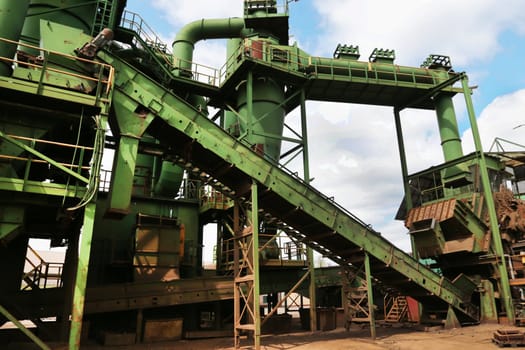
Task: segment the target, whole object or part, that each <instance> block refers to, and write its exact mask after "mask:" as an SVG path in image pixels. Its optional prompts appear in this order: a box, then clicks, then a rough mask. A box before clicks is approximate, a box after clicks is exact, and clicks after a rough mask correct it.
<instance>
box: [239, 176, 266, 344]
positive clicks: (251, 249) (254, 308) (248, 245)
mask: <svg viewBox="0 0 525 350" xmlns="http://www.w3.org/2000/svg"><path fill="white" fill-rule="evenodd" d="M251 188H252V191H251V192H252V193H251V208H249V210H248V208H247V207H248V206H249V204H247V203H239V202H235V206H234V234H235V237H234V238H235V248H234V337H235V340H234V346H235V348H236V349H237V348H240V346H241V344H240V336H241V333H242V332H248V333H249V334H250V335H251V336H252V337H253V342H254V348H255V349H259V348H260V345H261V315H260V302H259V296H260V290H259V280H260V276H259V229H258V227H259V218H258V213H259V209H258V204H257V201H258V194H257V192H258V191H257V183H256V182H255V181H253V183H252V186H251ZM243 205H246V206H247V207H244V208H243Z"/></svg>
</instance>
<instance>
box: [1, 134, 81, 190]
mask: <svg viewBox="0 0 525 350" xmlns="http://www.w3.org/2000/svg"><path fill="white" fill-rule="evenodd" d="M0 137H1V138H3V139H4V140H6V141H7V142H10V143H12V144H13V145H15V146H17V147H19V148H21V149H23V150H24V151H26V152H28V153H30V154H32V155H34V156H36V157H38V158H40V159H43V160H45V161H46V162H48V163H49V164H50V165H52V166H54V167H56V168H58V169H59V170H61V171H63V172H65V173H66V174H68V175H70V176H73V177H74V178H75V179H77V180H80V181H82V182H84V183H89V180H88V179H87V178H85V177H84V176H82V175H80V174H77V173H76V172H74V171H73V170H71V169H69V168H66V167H65V166H63V165H62V164H60V163H59V162H57V161H55V160H53V159H51V158H49V157H48V156H46V155H45V154H43V153H41V152H38V151H37V150H35V149H33V148H31V147H29V146H27V145H25V144H23V143H22V142H20V141H17V140H15V139H14V138H12V137H10V136H8V135H7V134H5V133H4V132H3V131H1V130H0Z"/></svg>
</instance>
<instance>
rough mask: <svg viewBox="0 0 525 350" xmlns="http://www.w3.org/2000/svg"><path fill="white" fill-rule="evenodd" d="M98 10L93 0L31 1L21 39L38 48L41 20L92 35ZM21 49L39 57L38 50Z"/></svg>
mask: <svg viewBox="0 0 525 350" xmlns="http://www.w3.org/2000/svg"><path fill="white" fill-rule="evenodd" d="M7 1H9V0H7ZM17 2H18V1H17ZM96 9H97V2H96V1H91V0H31V2H30V4H29V9H28V11H27V16H26V19H25V22H24V27H23V29H22V36H21V39H22V41H23V42H25V43H27V44H31V45H35V46H38V45H39V42H40V20H41V19H44V20H48V21H51V22H56V23H60V24H63V25H66V26H69V27H73V28H78V29H81V30H83V31H84V32H85V33H86V34H91V29H92V26H93V22H94V18H95V13H96ZM21 49H22V50H23V51H26V52H28V53H31V54H35V55H38V52H37V51H36V50H27V49H25V48H23V47H22V48H21Z"/></svg>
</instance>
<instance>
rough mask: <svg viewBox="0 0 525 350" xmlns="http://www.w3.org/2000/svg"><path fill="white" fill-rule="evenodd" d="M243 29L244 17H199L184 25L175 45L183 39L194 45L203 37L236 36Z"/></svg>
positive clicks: (220, 37) (222, 37)
mask: <svg viewBox="0 0 525 350" xmlns="http://www.w3.org/2000/svg"><path fill="white" fill-rule="evenodd" d="M243 29H244V18H239V17H231V18H223V19H199V20H197V21H193V22H191V23H188V24H187V25H185V26H184V27H182V28H181V30H180V31H179V32H178V33H177V36H176V37H175V40H174V41H173V45H176V44H177V43H178V42H181V41H182V42H186V43H189V44H192V45H193V44H195V43H196V42H197V41H199V40H203V39H228V38H235V37H239V36H240V35H241V34H240V33H241V31H242V30H243Z"/></svg>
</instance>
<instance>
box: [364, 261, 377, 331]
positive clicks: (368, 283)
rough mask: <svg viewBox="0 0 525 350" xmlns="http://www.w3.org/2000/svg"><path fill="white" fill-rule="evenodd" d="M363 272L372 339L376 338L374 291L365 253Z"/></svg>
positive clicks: (368, 262)
mask: <svg viewBox="0 0 525 350" xmlns="http://www.w3.org/2000/svg"><path fill="white" fill-rule="evenodd" d="M365 274H366V288H367V294H368V317H369V318H370V336H371V337H372V339H375V338H376V318H375V313H374V312H375V310H374V293H373V285H372V275H371V269H370V256H369V255H368V253H365Z"/></svg>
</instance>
